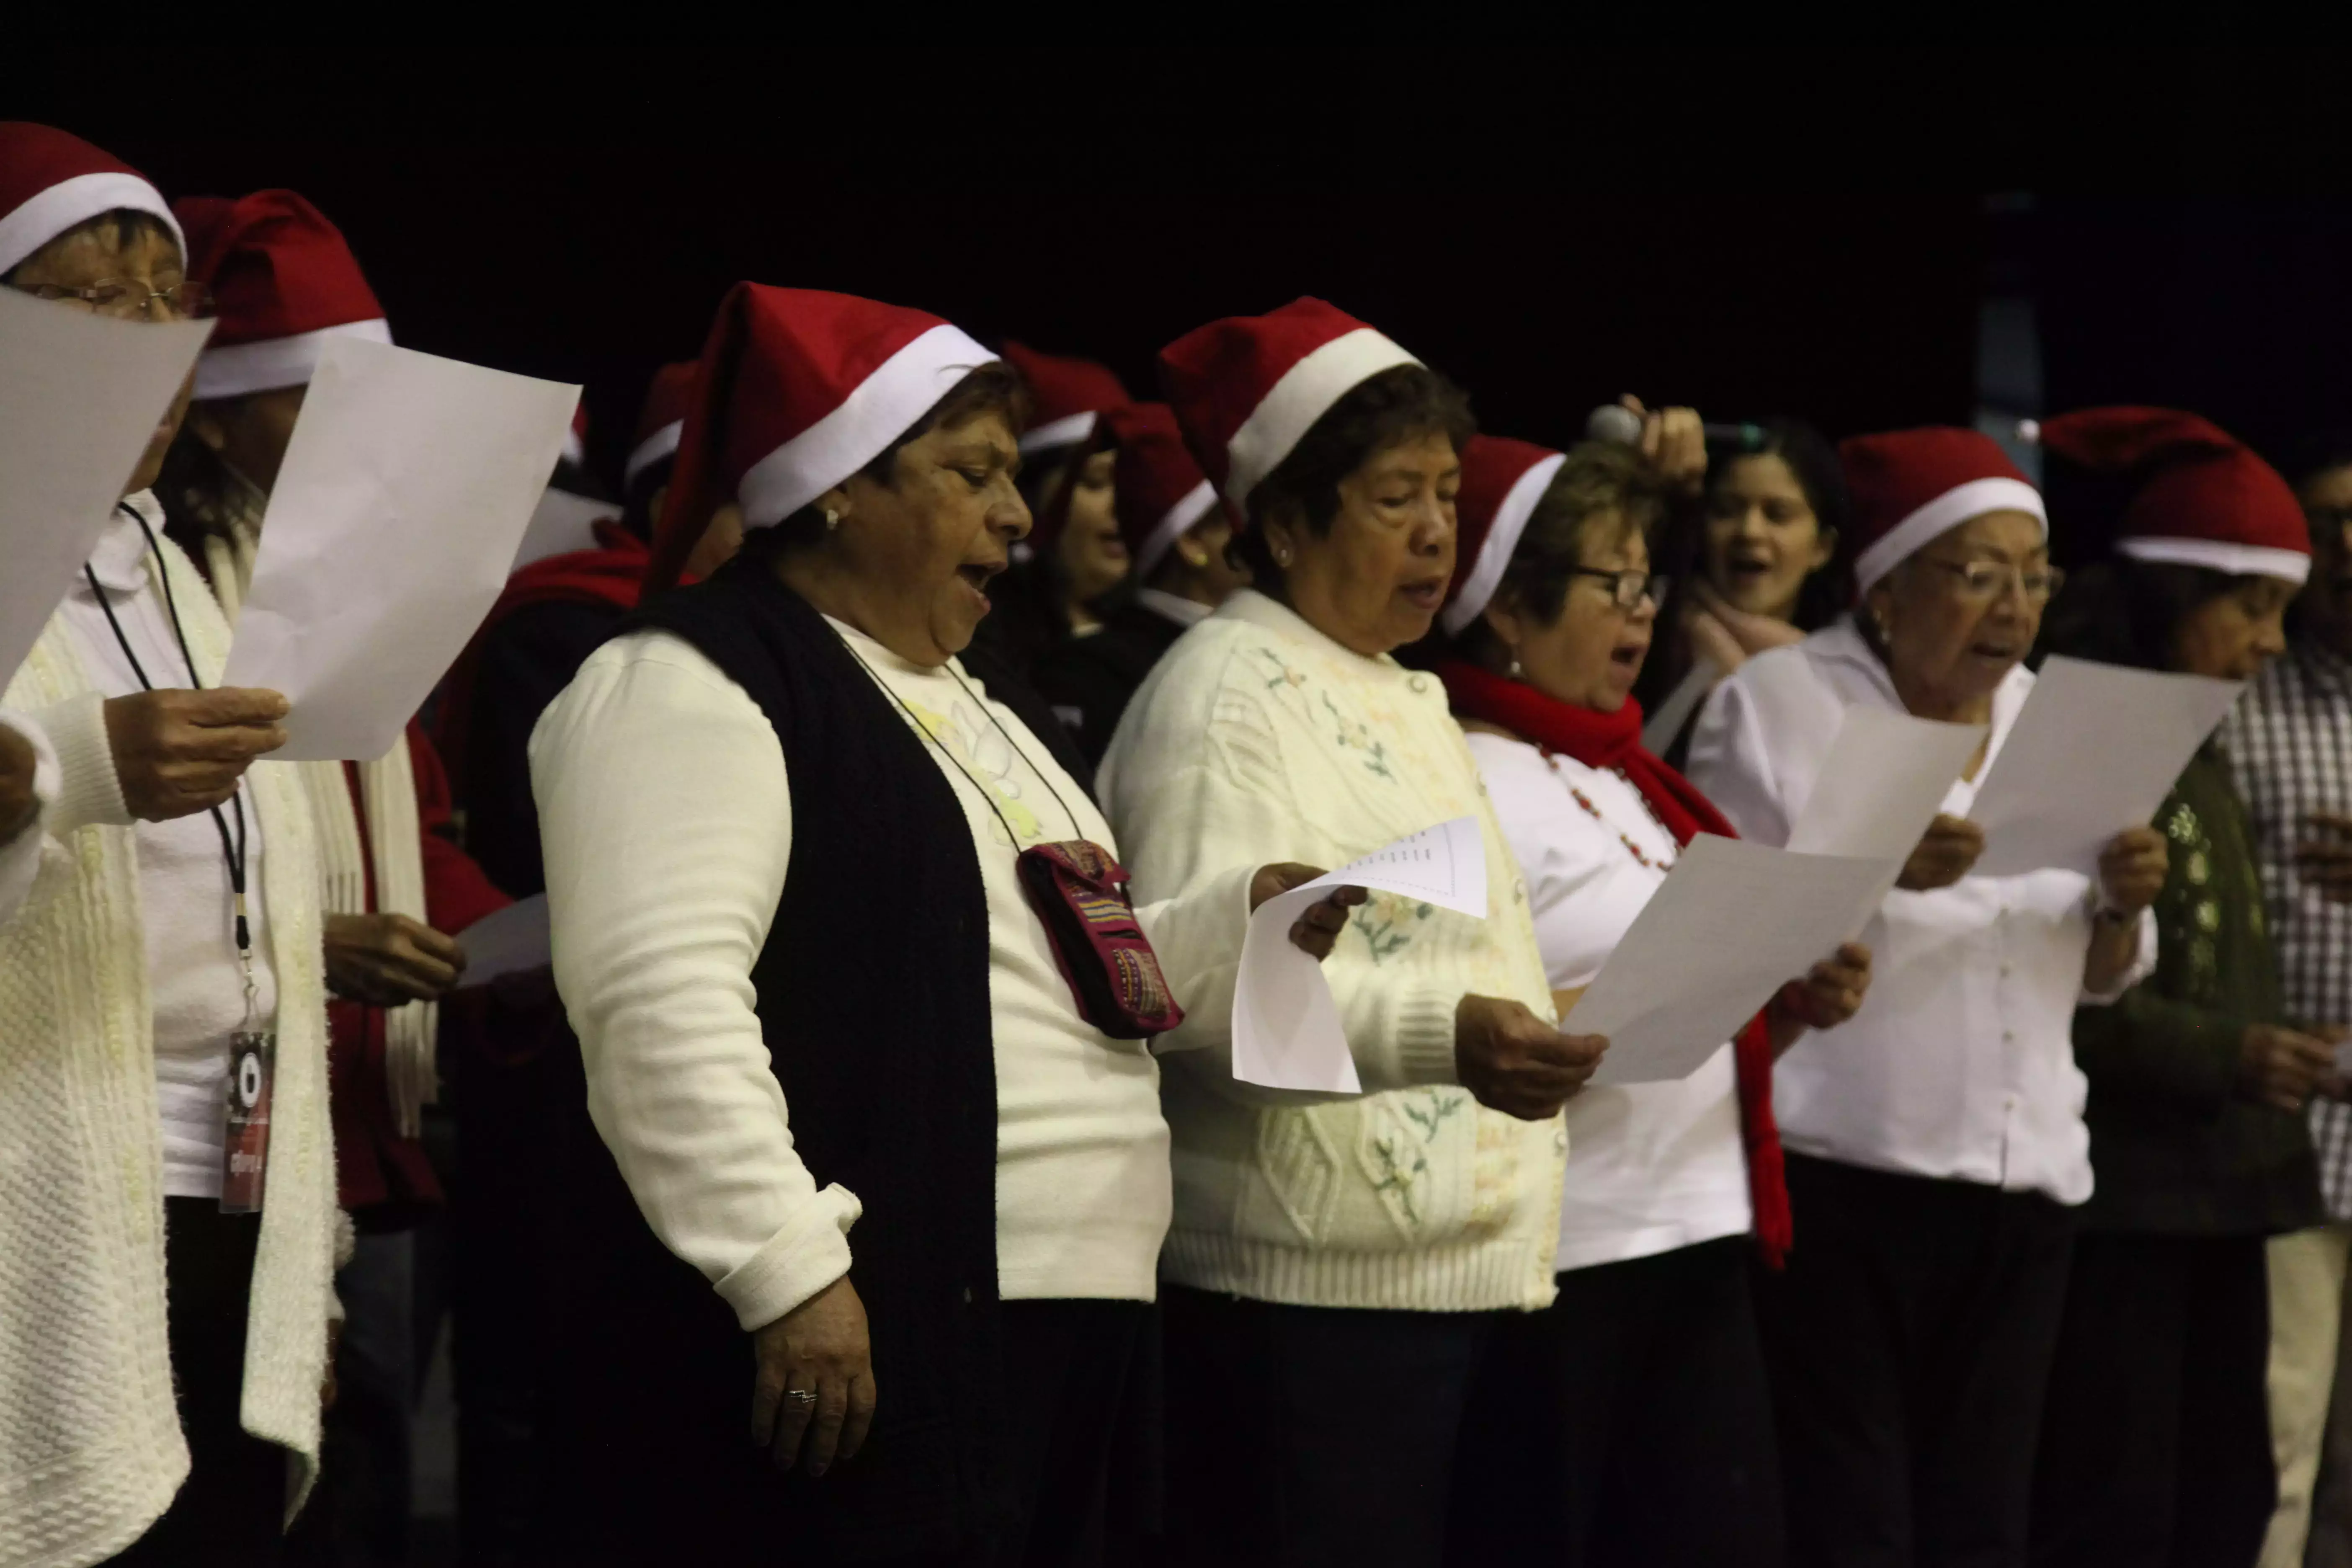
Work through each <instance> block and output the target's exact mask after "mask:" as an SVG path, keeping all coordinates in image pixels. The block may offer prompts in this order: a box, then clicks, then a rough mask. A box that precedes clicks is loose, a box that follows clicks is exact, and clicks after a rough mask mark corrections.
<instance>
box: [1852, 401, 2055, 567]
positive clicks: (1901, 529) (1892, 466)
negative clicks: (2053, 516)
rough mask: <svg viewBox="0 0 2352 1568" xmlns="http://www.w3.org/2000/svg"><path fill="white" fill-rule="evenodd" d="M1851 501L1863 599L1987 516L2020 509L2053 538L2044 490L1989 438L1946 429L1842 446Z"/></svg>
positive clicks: (1899, 433)
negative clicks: (1938, 542)
mask: <svg viewBox="0 0 2352 1568" xmlns="http://www.w3.org/2000/svg"><path fill="white" fill-rule="evenodd" d="M1838 457H1839V458H1840V459H1841V460H1842V462H1843V465H1844V467H1845V482H1846V488H1847V489H1848V490H1849V491H1850V492H1851V493H1852V495H1853V519H1854V534H1855V542H1856V544H1857V545H1858V546H1859V547H1860V548H1859V549H1858V550H1857V552H1855V555H1854V560H1853V580H1854V589H1855V592H1857V593H1863V594H1866V593H1868V592H1870V590H1871V588H1872V587H1873V586H1874V585H1875V584H1877V582H1878V580H1879V579H1880V578H1882V577H1884V576H1885V575H1886V574H1888V573H1889V572H1892V571H1894V570H1895V567H1897V566H1899V565H1901V564H1902V563H1904V562H1905V561H1906V560H1908V559H1909V558H1910V557H1911V556H1913V555H1915V554H1916V553H1918V552H1919V549H1920V547H1921V546H1922V545H1924V544H1927V542H1929V541H1931V540H1934V539H1936V538H1937V537H1939V536H1940V535H1942V534H1944V533H1946V532H1948V531H1950V530H1952V529H1955V528H1958V526H1959V525H1960V524H1962V523H1964V522H1966V521H1969V519H1970V518H1972V517H1982V516H1983V515H1984V514H1985V513H1986V512H1989V511H2021V512H2025V513H2027V514H2028V515H2030V516H2031V517H2032V518H2033V519H2034V520H2035V521H2038V522H2040V523H2041V524H2042V535H2043V537H2045V538H2046V537H2048V535H2049V532H2050V514H2049V513H2048V512H2047V511H2046V510H2043V509H2042V492H2041V491H2040V490H2037V489H2034V488H2033V486H2032V482H2031V481H2029V480H2028V479H2026V477H2025V476H2024V475H2023V474H2022V473H2020V472H2019V471H2018V468H2017V465H2016V464H2015V463H2012V462H2011V461H2010V460H2009V454H2008V453H2006V452H2003V451H2002V450H2001V449H2000V445H1999V444H1998V443H1997V442H1995V441H1994V440H1993V438H1992V437H1990V436H1987V435H1985V434H1983V433H1982V432H1981V431H1977V430H1962V429H1959V428H1958V427H1956V426H1945V425H1929V426H1921V427H1920V428H1918V429H1916V430H1888V431H1885V432H1884V433H1882V434H1880V435H1876V436H1854V437H1848V438H1847V439H1846V440H1844V441H1842V442H1840V443H1839V444H1838Z"/></svg>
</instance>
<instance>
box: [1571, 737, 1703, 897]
mask: <svg viewBox="0 0 2352 1568" xmlns="http://www.w3.org/2000/svg"><path fill="white" fill-rule="evenodd" d="M1536 750H1537V751H1538V752H1540V753H1542V756H1543V760H1544V761H1545V762H1546V763H1548V764H1549V765H1550V768H1551V771H1552V772H1553V773H1555V774H1558V773H1559V753H1558V752H1554V751H1553V750H1552V749H1551V748H1550V747H1549V746H1542V745H1539V746H1538V747H1537V748H1536ZM1609 771H1610V772H1611V773H1615V774H1616V775H1617V776H1618V778H1619V779H1621V780H1622V781H1623V782H1624V784H1625V787H1626V788H1627V789H1630V790H1632V791H1633V798H1634V799H1635V800H1638V801H1640V802H1641V803H1642V809H1643V811H1645V812H1647V813H1648V814H1649V817H1650V820H1651V821H1652V822H1654V823H1655V824H1657V827H1658V831H1659V832H1660V833H1663V834H1664V835H1665V836H1666V842H1667V843H1669V844H1671V843H1673V842H1674V839H1675V833H1674V829H1673V828H1671V827H1668V826H1666V824H1665V819H1664V817H1662V816H1659V815H1658V811H1657V808H1656V807H1655V806H1654V805H1651V804H1650V797H1649V796H1648V795H1643V793H1642V788H1641V786H1640V785H1639V784H1635V783H1634V782H1633V780H1632V779H1630V778H1626V776H1625V770H1624V769H1623V768H1611V769H1610V770H1609ZM1568 793H1569V795H1570V797H1571V798H1573V799H1574V800H1575V802H1576V804H1577V805H1580V806H1582V807H1583V808H1584V814H1585V815H1586V816H1590V817H1591V818H1592V820H1593V821H1595V822H1597V823H1599V824H1601V826H1603V827H1605V828H1607V829H1608V830H1609V831H1610V832H1612V833H1614V834H1615V835H1616V836H1617V842H1618V843H1620V844H1622V845H1623V846H1624V847H1625V853H1626V854H1628V855H1631V856H1632V857H1633V863H1634V864H1635V865H1637V866H1640V867H1642V868H1643V869H1644V870H1650V871H1671V870H1673V869H1674V868H1675V862H1674V859H1673V858H1671V857H1670V858H1667V859H1666V860H1665V861H1664V862H1663V863H1662V862H1660V861H1658V860H1655V859H1654V858H1651V856H1650V853H1649V851H1648V850H1646V849H1643V847H1641V846H1640V845H1638V844H1636V843H1634V842H1633V839H1632V838H1630V837H1627V836H1626V833H1625V830H1624V829H1623V828H1622V827H1619V826H1617V825H1616V824H1615V823H1613V822H1612V821H1610V820H1609V819H1608V818H1607V817H1606V816H1602V815H1601V808H1600V807H1599V806H1597V805H1593V804H1592V797H1591V795H1587V794H1585V793H1584V792H1583V791H1582V790H1580V789H1579V788H1578V787H1577V786H1576V785H1574V784H1570V785H1569V786H1568Z"/></svg>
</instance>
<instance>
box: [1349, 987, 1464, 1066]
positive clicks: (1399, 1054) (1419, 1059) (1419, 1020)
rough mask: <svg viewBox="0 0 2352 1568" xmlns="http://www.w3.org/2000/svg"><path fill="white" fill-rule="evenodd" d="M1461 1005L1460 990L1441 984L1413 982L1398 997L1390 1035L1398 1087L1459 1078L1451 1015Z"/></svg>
mask: <svg viewBox="0 0 2352 1568" xmlns="http://www.w3.org/2000/svg"><path fill="white" fill-rule="evenodd" d="M1461 1005H1462V993H1461V992H1460V991H1459V990H1448V989H1445V988H1444V987H1440V986H1421V985H1416V986H1414V987H1412V989H1410V990H1408V991H1406V992H1405V993H1404V994H1403V995H1402V996H1400V997H1398V998H1397V1010H1396V1018H1395V1022H1394V1025H1393V1033H1392V1034H1391V1038H1392V1039H1394V1040H1395V1042H1396V1066H1397V1079H1398V1084H1397V1087H1400V1088H1404V1089H1412V1088H1417V1087H1419V1086H1420V1085H1423V1084H1432V1083H1455V1082H1458V1081H1460V1080H1459V1079H1458V1078H1457V1076H1456V1074H1457V1070H1458V1069H1457V1068H1455V1065H1454V1014H1455V1012H1456V1011H1457V1010H1458V1009H1459V1008H1460V1007H1461ZM1366 1087H1367V1088H1370V1085H1369V1084H1368V1085H1366Z"/></svg>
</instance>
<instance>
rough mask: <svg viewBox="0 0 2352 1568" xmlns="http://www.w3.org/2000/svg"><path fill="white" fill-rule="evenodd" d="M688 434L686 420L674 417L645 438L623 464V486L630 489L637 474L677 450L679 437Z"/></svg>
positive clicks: (635, 480)
mask: <svg viewBox="0 0 2352 1568" xmlns="http://www.w3.org/2000/svg"><path fill="white" fill-rule="evenodd" d="M685 434H686V421H685V420H683V419H673V420H671V421H670V422H669V423H668V424H667V425H665V426H662V427H661V428H660V429H658V430H656V431H655V432H654V433H653V434H652V435H650V436H648V437H646V438H645V439H644V440H642V441H640V442H638V443H637V444H636V446H635V448H634V449H632V450H631V451H630V453H629V460H628V461H627V462H625V463H624V464H622V465H621V488H622V489H628V488H629V487H630V486H631V485H633V484H635V483H636V482H637V476H638V475H639V474H642V473H644V472H645V471H646V469H647V468H652V467H653V466H654V465H655V464H656V463H658V462H660V461H661V460H662V459H663V458H667V457H670V456H673V455H674V454H675V453H676V452H677V441H678V437H681V436H683V435H685Z"/></svg>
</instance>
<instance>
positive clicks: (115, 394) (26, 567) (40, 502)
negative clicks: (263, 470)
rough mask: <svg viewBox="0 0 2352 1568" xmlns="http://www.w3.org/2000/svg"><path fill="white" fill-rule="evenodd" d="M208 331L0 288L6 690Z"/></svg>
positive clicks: (0, 664)
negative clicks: (114, 315)
mask: <svg viewBox="0 0 2352 1568" xmlns="http://www.w3.org/2000/svg"><path fill="white" fill-rule="evenodd" d="M212 330H213V324H212V323H211V322H210V321H116V320H114V319H113V318H112V317H109V316H100V315H94V314H92V313H90V312H89V311H87V310H74V309H71V308H69V307H67V306H64V305H58V304H55V303H52V302H51V301H49V300H37V299H34V298H33V297H32V296H31V295H29V294H25V293H20V292H18V291H17V290H16V289H0V561H5V563H7V564H6V565H5V567H0V685H5V684H6V683H7V680H8V679H9V677H11V676H13V675H14V674H16V667H17V666H18V665H20V664H22V663H24V662H25V656H26V654H28V653H30V652H32V651H33V644H34V643H35V642H36V641H37V640H38V638H39V637H40V635H41V627H42V626H44V625H46V624H47V621H48V618H49V613H50V612H51V611H53V610H55V609H56V608H57V607H58V601H59V600H61V599H63V598H64V597H65V596H66V589H67V588H68V586H69V585H70V584H72V582H73V578H74V574H75V573H77V572H79V571H80V570H81V564H82V563H83V562H85V561H87V560H89V552H90V551H91V550H92V549H94V548H95V547H96V546H97V544H98V536H99V535H100V533H102V532H104V531H106V522H107V519H108V518H109V517H110V516H111V515H112V513H113V510H114V503H115V501H116V500H118V499H120V498H121V494H122V487H123V485H124V484H125V483H126V482H128V481H129V479H130V478H131V470H132V469H134V468H137V467H138V466H139V458H140V454H142V452H144V451H146V450H147V443H148V442H149V441H150V440H152V438H153V437H154V435H155V426H157V425H159V424H161V423H162V422H163V416H164V415H165V414H166V413H167V412H169V411H170V409H171V406H172V399H173V397H174V396H176V395H178V393H179V390H180V386H181V384H182V383H184V382H185V381H186V380H187V379H188V370H189V367H190V366H192V365H194V363H196V355H197V354H198V353H202V352H203V350H204V346H205V339H206V338H207V337H209V336H211V335H212Z"/></svg>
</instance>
